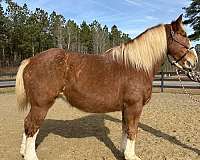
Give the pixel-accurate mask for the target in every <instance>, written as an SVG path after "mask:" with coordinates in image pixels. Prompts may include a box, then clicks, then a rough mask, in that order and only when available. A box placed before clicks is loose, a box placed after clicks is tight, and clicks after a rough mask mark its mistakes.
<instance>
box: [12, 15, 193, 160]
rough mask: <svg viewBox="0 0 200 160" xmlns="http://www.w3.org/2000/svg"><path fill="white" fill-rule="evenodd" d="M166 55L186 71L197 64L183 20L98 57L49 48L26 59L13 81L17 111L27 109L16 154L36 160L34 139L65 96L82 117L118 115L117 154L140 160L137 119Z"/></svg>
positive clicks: (145, 33) (141, 36) (158, 28)
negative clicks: (57, 102) (118, 148)
mask: <svg viewBox="0 0 200 160" xmlns="http://www.w3.org/2000/svg"><path fill="white" fill-rule="evenodd" d="M166 55H169V56H171V57H172V58H173V64H175V65H176V66H177V67H179V68H182V69H186V70H190V69H192V68H194V67H195V65H196V63H197V55H196V52H195V51H194V50H193V49H192V48H191V44H190V41H189V39H188V37H187V35H186V32H185V30H184V28H183V23H182V16H179V18H178V19H177V20H176V21H173V22H172V23H171V24H160V25H157V26H155V27H152V28H149V29H147V30H146V31H145V32H143V33H142V34H141V35H139V36H138V37H136V38H135V39H133V40H131V41H129V42H127V43H124V44H121V45H120V46H117V47H114V48H111V49H109V50H108V51H106V52H105V53H104V54H101V55H96V54H93V55H89V54H79V53H72V52H65V51H64V50H62V49H49V50H47V51H44V52H42V53H40V54H38V55H36V56H34V57H31V58H29V59H26V60H24V61H23V62H22V63H21V65H20V67H19V70H18V73H17V77H16V94H17V103H18V105H19V108H20V109H22V110H25V109H27V106H28V104H30V112H29V113H28V115H27V117H26V118H25V121H24V134H23V140H22V144H21V149H20V153H21V154H22V155H23V156H24V159H25V160H37V159H38V158H37V156H36V152H35V140H36V136H37V134H38V131H39V128H40V126H41V124H42V122H43V121H44V119H45V116H46V115H47V112H48V110H49V109H50V107H51V106H52V105H53V103H54V101H55V99H56V98H57V97H59V96H60V95H63V96H64V97H65V99H66V100H67V101H68V102H69V103H70V104H71V105H72V106H75V107H77V108H78V109H80V110H82V111H85V112H92V113H106V112H114V111H122V142H121V151H122V152H123V153H124V156H125V159H126V160H139V159H140V158H139V157H137V156H136V154H135V140H136V135H137V129H138V122H139V118H140V115H141V112H142V109H143V106H144V105H145V104H147V103H148V101H149V100H150V98H151V93H152V81H153V79H154V75H155V73H156V72H157V71H158V70H159V67H160V65H161V64H162V63H163V62H164V58H165V57H166Z"/></svg>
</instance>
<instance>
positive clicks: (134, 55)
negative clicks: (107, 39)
mask: <svg viewBox="0 0 200 160" xmlns="http://www.w3.org/2000/svg"><path fill="white" fill-rule="evenodd" d="M166 51H167V37H166V31H165V26H164V25H162V24H161V25H158V26H155V27H153V28H150V29H148V30H146V31H145V32H143V33H142V34H141V35H139V36H138V37H136V38H135V39H133V40H132V41H130V42H128V43H124V44H121V45H120V46H117V47H114V48H112V49H111V50H108V51H107V52H111V54H112V55H113V58H114V59H115V60H117V61H123V62H124V63H125V64H126V65H128V64H129V65H132V66H134V67H135V68H137V69H143V70H145V71H146V72H148V71H149V70H151V69H152V67H153V66H154V65H155V64H156V63H157V62H159V61H160V60H161V59H162V58H164V56H165V55H166V54H165V53H166Z"/></svg>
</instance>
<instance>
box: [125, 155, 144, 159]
mask: <svg viewBox="0 0 200 160" xmlns="http://www.w3.org/2000/svg"><path fill="white" fill-rule="evenodd" d="M125 160H141V159H140V158H139V157H138V156H136V155H135V156H132V157H126V156H125Z"/></svg>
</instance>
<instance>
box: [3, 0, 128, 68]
mask: <svg viewBox="0 0 200 160" xmlns="http://www.w3.org/2000/svg"><path fill="white" fill-rule="evenodd" d="M1 2H2V1H0V66H5V65H9V66H10V65H18V64H19V63H20V62H21V60H22V59H25V58H27V57H30V56H34V55H35V54H37V53H39V52H41V51H44V50H46V49H49V48H52V47H59V48H64V49H66V50H69V51H76V52H77V51H78V52H82V53H90V54H93V53H102V52H104V51H105V50H107V49H109V48H110V47H113V46H116V45H119V44H120V43H122V42H126V41H128V40H129V39H130V38H129V36H128V34H125V33H122V32H121V31H120V30H118V28H117V26H116V25H114V26H113V27H112V28H111V32H109V31H108V27H107V26H104V27H102V26H101V24H100V23H99V22H98V21H96V20H95V21H93V22H92V23H91V24H87V23H86V22H85V21H83V22H82V23H81V24H80V26H79V25H77V24H76V22H75V21H73V20H68V21H67V22H66V21H65V18H64V17H63V16H62V15H59V14H57V13H56V12H52V13H51V14H50V15H49V14H48V13H47V12H46V11H44V10H43V9H41V8H36V9H35V11H30V10H29V9H28V7H27V5H26V4H24V5H23V6H19V5H18V4H17V3H15V2H13V1H12V0H5V1H4V2H5V3H6V8H4V9H3V7H2V3H1ZM4 10H5V12H4Z"/></svg>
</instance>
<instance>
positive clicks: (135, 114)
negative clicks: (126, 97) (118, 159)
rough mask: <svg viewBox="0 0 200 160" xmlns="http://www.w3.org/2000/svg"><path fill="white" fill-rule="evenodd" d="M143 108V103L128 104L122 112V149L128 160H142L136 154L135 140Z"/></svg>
mask: <svg viewBox="0 0 200 160" xmlns="http://www.w3.org/2000/svg"><path fill="white" fill-rule="evenodd" d="M142 108H143V105H142V104H141V103H136V104H134V105H128V106H126V108H124V111H123V112H122V113H123V114H122V123H123V124H122V125H123V127H122V129H123V135H122V145H121V150H122V151H124V156H125V159H126V160H140V158H139V157H137V156H136V154H135V141H136V136H137V131H138V122H139V118H140V115H141V112H142Z"/></svg>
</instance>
